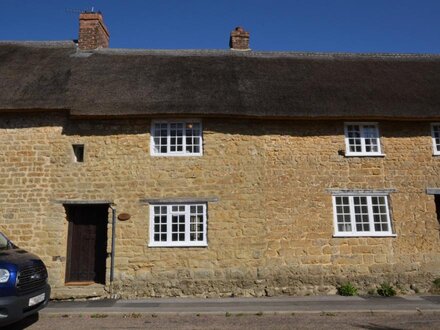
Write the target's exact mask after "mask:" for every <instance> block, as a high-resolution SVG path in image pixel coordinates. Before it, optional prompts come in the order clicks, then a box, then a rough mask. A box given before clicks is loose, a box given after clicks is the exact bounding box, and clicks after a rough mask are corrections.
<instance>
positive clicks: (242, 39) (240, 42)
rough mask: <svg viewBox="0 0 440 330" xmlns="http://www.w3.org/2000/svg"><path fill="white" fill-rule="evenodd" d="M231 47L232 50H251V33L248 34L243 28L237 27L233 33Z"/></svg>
mask: <svg viewBox="0 0 440 330" xmlns="http://www.w3.org/2000/svg"><path fill="white" fill-rule="evenodd" d="M229 47H230V48H231V50H241V51H244V50H250V48H249V32H246V31H245V30H244V29H243V28H242V27H241V26H237V27H236V28H235V30H233V31H232V32H231V37H230V39H229Z"/></svg>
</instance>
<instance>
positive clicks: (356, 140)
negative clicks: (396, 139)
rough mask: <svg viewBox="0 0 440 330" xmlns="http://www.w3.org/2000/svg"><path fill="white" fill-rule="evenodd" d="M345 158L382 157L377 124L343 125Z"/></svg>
mask: <svg viewBox="0 0 440 330" xmlns="http://www.w3.org/2000/svg"><path fill="white" fill-rule="evenodd" d="M344 126H345V146H346V149H345V155H346V156H383V154H382V152H381V148H380V139H379V126H378V124H377V123H345V125H344Z"/></svg>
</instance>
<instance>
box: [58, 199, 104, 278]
mask: <svg viewBox="0 0 440 330" xmlns="http://www.w3.org/2000/svg"><path fill="white" fill-rule="evenodd" d="M66 213H67V220H68V221H69V229H68V238H67V262H66V282H70V283H72V282H75V283H81V282H83V283H90V282H95V283H101V284H105V274H106V258H107V222H108V221H107V218H108V205H104V204H97V205H93V204H85V205H84V204H80V205H66Z"/></svg>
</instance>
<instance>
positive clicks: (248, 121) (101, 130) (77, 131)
mask: <svg viewBox="0 0 440 330" xmlns="http://www.w3.org/2000/svg"><path fill="white" fill-rule="evenodd" d="M1 117H2V120H1V121H0V129H21V128H32V127H62V134H63V135H67V136H71V135H79V136H109V135H132V134H145V133H149V132H150V129H151V118H145V117H125V118H103V119H98V118H75V117H70V116H69V114H68V112H67V111H53V112H27V113H4V114H1ZM161 118H163V119H164V120H167V119H168V118H171V119H172V120H176V121H178V120H179V118H195V119H198V118H201V119H202V122H203V131H204V132H217V133H223V134H231V135H233V134H237V135H248V136H259V135H281V136H282V135H288V136H305V137H306V136H336V135H344V120H319V121H318V120H289V119H256V118H243V117H241V118H240V117H237V118H230V117H229V118H212V117H197V116H190V117H156V118H154V119H155V120H161ZM372 121H373V120H372ZM373 122H374V121H373ZM378 122H379V130H380V135H381V137H385V138H387V137H419V136H427V137H428V136H431V127H430V122H428V121H400V122H391V121H378Z"/></svg>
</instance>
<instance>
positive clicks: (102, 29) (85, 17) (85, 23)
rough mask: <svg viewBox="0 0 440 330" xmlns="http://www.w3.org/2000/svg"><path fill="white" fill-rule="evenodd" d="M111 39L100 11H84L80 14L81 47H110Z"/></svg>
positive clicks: (84, 48)
mask: <svg viewBox="0 0 440 330" xmlns="http://www.w3.org/2000/svg"><path fill="white" fill-rule="evenodd" d="M109 40H110V34H109V33H108V30H107V27H106V26H105V24H104V20H103V18H102V14H101V13H100V12H84V13H81V14H80V15H79V38H78V47H79V49H82V50H92V49H97V48H108V44H109Z"/></svg>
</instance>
